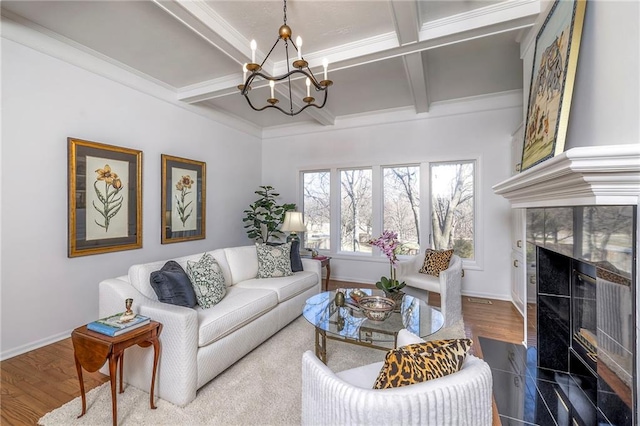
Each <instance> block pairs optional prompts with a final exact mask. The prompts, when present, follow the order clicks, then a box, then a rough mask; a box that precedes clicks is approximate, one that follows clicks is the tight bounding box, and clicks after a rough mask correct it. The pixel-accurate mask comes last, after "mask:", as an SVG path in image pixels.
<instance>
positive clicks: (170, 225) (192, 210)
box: [161, 154, 207, 244]
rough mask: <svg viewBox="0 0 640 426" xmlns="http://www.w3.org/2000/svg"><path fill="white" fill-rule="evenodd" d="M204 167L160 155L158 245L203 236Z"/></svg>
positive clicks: (204, 233)
mask: <svg viewBox="0 0 640 426" xmlns="http://www.w3.org/2000/svg"><path fill="white" fill-rule="evenodd" d="M206 178H207V164H206V163H204V162H202V161H195V160H188V159H186V158H180V157H173V156H171V155H165V154H162V219H161V221H162V230H161V235H162V238H161V241H162V244H168V243H178V242H181V241H191V240H200V239H203V238H205V236H206V205H207V202H206V199H207V198H206V188H207V180H206Z"/></svg>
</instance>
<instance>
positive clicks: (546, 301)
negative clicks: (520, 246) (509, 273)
mask: <svg viewBox="0 0 640 426" xmlns="http://www.w3.org/2000/svg"><path fill="white" fill-rule="evenodd" d="M601 142H603V141H596V140H580V141H578V140H572V139H571V138H568V139H567V143H568V144H569V146H573V147H572V148H569V149H567V150H565V151H564V152H562V153H560V154H558V155H555V156H554V157H553V158H550V159H548V160H546V161H543V162H541V163H540V164H537V165H536V166H534V167H532V168H530V169H528V170H525V171H524V172H520V173H518V174H514V175H513V176H511V177H509V178H508V179H506V180H504V181H502V182H499V183H497V184H496V185H494V186H493V190H494V192H495V193H496V194H498V195H501V196H503V197H505V198H506V199H507V200H508V201H509V202H510V204H511V207H512V208H513V209H525V211H526V216H527V220H526V227H525V229H521V225H520V224H519V223H518V218H519V217H521V216H520V214H516V215H514V218H515V219H514V223H513V224H512V226H513V236H514V241H515V240H516V239H521V238H522V232H523V231H526V242H527V244H526V259H527V268H526V269H524V268H523V269H522V273H521V274H526V277H522V276H521V274H517V275H516V278H518V280H521V279H522V278H525V279H526V283H527V292H529V296H530V297H529V298H528V299H527V302H528V304H529V305H528V310H531V311H534V312H536V314H537V315H536V316H535V317H534V318H533V319H532V318H531V317H532V316H530V315H528V316H525V323H527V325H528V326H527V329H526V330H525V332H526V333H528V336H527V341H528V342H532V341H534V340H535V341H536V344H535V345H534V344H529V348H528V349H527V351H526V353H527V356H526V357H525V359H526V360H527V361H528V362H527V370H526V371H527V372H531V374H527V375H528V376H529V377H531V378H532V382H531V383H533V384H534V386H531V383H530V382H529V381H527V382H526V383H527V386H526V387H525V388H526V389H528V390H529V392H525V398H524V405H523V407H524V410H520V412H519V413H510V414H520V413H528V414H527V415H528V417H522V416H517V415H508V414H506V413H505V414H503V411H502V410H501V407H500V402H499V401H497V403H498V412H499V413H500V414H501V418H504V419H506V420H507V421H506V422H505V421H503V424H505V423H506V424H517V425H522V424H532V423H533V424H541V425H547V424H549V425H554V424H558V425H574V424H577V425H580V424H594V425H600V424H604V425H607V424H620V425H627V424H629V425H637V424H638V422H639V420H640V418H639V415H638V412H639V409H638V405H639V404H638V399H639V398H638V395H639V394H640V383H639V381H638V370H640V360H639V359H638V350H639V348H640V341H639V340H638V336H639V335H640V318H638V316H637V312H636V311H637V310H638V308H639V307H640V293H638V269H640V259H639V258H638V256H637V253H638V247H637V245H640V233H639V229H638V221H639V220H640V219H639V217H638V214H639V211H638V206H640V181H639V180H638V176H640V145H638V144H637V143H629V144H621V145H615V144H606V145H602V143H601ZM577 145H580V146H577ZM563 206H566V207H563ZM518 213H521V212H518ZM541 253H542V254H541ZM556 267H557V268H558V269H556ZM581 269H585V270H587V271H586V272H587V273H584V274H583V275H584V276H582V278H583V279H582V280H580V282H579V283H575V282H574V286H573V288H572V287H571V280H572V279H573V278H572V277H574V276H575V275H576V274H577V273H574V271H575V270H577V271H578V272H579V273H580V274H582V273H583V272H582V271H581ZM538 275H541V277H538ZM593 275H595V277H594V276H593ZM539 278H540V279H539ZM593 278H595V291H594V287H593V285H592V284H593ZM545 280H546V282H545ZM567 283H568V284H567ZM516 284H519V283H518V282H516ZM529 285H530V286H529ZM534 286H535V287H536V289H535V291H533V292H531V290H533V288H532V287H534ZM531 296H535V297H531ZM583 302H585V303H583ZM576 306H577V308H576ZM574 308H575V309H574ZM594 318H595V319H594ZM532 321H537V322H538V323H536V324H531V322H532ZM594 323H595V328H594ZM530 330H531V331H532V332H533V333H535V337H533V338H532V336H533V335H532V334H531V333H530V332H529V331H530ZM594 330H595V333H594ZM576 333H577V334H578V336H576ZM577 341H579V342H577ZM502 343H503V342H502ZM494 346H495V345H494ZM521 348H522V350H523V352H524V346H521ZM482 350H483V354H484V355H485V357H486V351H485V348H484V345H483V346H482ZM514 353H515V352H514ZM591 358H593V359H591ZM487 362H489V364H490V365H491V362H490V361H487ZM492 371H494V372H496V375H494V390H495V389H498V391H501V389H502V388H504V387H506V386H502V387H501V386H500V385H499V384H498V383H497V382H496V379H495V378H496V377H503V378H504V377H505V376H504V374H501V373H500V372H499V371H498V369H496V368H493V366H492ZM511 378H513V377H511ZM522 379H523V377H519V378H518V380H513V381H512V383H522ZM504 383H505V384H506V382H504ZM520 389H522V386H520ZM514 394H517V393H516V392H514ZM538 397H539V399H538ZM497 398H498V397H497V396H496V399H497ZM513 398H514V397H512V399H513ZM515 406H518V404H515ZM503 407H504V404H503ZM531 407H535V408H536V409H535V410H534V411H533V412H532V411H530V410H527V408H531Z"/></svg>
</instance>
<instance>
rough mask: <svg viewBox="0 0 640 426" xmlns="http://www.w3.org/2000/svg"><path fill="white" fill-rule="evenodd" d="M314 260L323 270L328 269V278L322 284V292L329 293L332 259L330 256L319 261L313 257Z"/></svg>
mask: <svg viewBox="0 0 640 426" xmlns="http://www.w3.org/2000/svg"><path fill="white" fill-rule="evenodd" d="M312 259H314V260H317V261H319V262H320V266H321V267H322V268H326V269H327V278H325V280H324V281H323V283H322V291H327V290H328V289H329V279H330V278H331V258H330V257H328V256H323V257H322V258H320V259H318V258H317V257H312Z"/></svg>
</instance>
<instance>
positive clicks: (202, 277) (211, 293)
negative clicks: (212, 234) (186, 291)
mask: <svg viewBox="0 0 640 426" xmlns="http://www.w3.org/2000/svg"><path fill="white" fill-rule="evenodd" d="M187 275H188V276H189V279H190V280H191V285H192V286H193V290H194V291H195V293H196V298H197V299H198V305H200V306H202V308H204V309H207V308H210V307H212V306H213V305H215V304H216V303H218V302H219V301H221V300H222V298H223V297H224V296H225V294H227V286H226V285H225V283H224V275H222V269H220V265H218V262H216V260H215V259H214V258H213V256H211V255H210V254H209V253H205V254H203V255H202V257H201V258H200V260H198V261H197V262H194V261H192V260H189V261H187Z"/></svg>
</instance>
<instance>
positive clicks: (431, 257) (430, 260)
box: [420, 249, 453, 277]
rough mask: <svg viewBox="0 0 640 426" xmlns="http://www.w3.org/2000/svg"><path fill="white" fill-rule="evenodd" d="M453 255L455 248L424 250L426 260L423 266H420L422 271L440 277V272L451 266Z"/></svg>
mask: <svg viewBox="0 0 640 426" xmlns="http://www.w3.org/2000/svg"><path fill="white" fill-rule="evenodd" d="M451 256H453V250H433V249H427V250H426V251H425V252H424V262H423V264H422V268H420V273H421V274H429V275H433V276H434V277H439V276H440V272H442V271H444V270H446V269H447V268H449V261H450V260H451Z"/></svg>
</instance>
